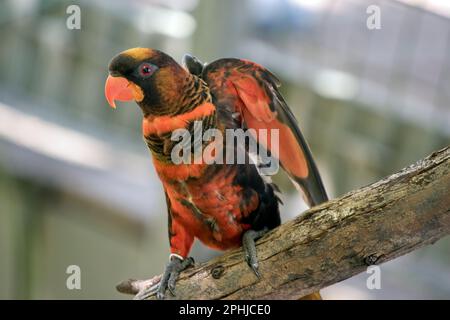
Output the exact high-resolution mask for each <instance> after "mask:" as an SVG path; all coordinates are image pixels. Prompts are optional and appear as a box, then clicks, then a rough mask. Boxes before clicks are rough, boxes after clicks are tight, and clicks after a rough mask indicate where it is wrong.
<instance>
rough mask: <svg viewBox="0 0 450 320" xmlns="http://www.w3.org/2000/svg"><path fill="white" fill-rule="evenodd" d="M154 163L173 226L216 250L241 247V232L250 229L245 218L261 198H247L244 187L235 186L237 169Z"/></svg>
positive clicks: (254, 196) (255, 195) (252, 196)
mask: <svg viewBox="0 0 450 320" xmlns="http://www.w3.org/2000/svg"><path fill="white" fill-rule="evenodd" d="M154 162H155V165H156V170H157V172H158V174H159V176H160V178H161V181H162V182H163V185H164V189H165V190H166V193H167V197H168V200H169V202H170V206H171V218H172V224H174V223H175V224H180V225H182V226H183V229H184V230H185V232H188V233H190V234H191V235H192V236H193V237H196V238H198V239H199V240H200V241H202V242H203V243H204V244H206V245H208V246H210V247H212V248H214V249H220V250H225V249H229V248H233V247H238V246H240V245H241V238H242V233H243V232H244V231H245V230H248V229H249V228H250V225H248V224H245V223H243V222H242V219H243V218H245V217H246V216H247V215H248V214H249V213H251V212H252V211H253V210H255V209H256V208H257V206H258V195H257V194H256V192H255V193H253V194H252V195H250V197H249V196H248V194H246V195H245V196H244V192H243V190H242V187H241V186H239V185H236V184H234V183H233V180H234V178H235V176H236V173H237V168H236V167H233V166H224V165H220V167H214V165H209V166H206V165H195V164H192V165H181V167H180V165H169V164H161V163H158V162H157V161H154ZM211 172H213V174H211ZM178 232H180V231H178Z"/></svg>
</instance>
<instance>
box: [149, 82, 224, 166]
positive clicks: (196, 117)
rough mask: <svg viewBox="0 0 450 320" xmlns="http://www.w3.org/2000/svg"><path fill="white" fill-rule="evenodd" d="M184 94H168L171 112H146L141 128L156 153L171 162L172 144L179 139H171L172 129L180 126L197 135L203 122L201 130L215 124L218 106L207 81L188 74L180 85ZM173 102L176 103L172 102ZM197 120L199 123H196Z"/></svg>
mask: <svg viewBox="0 0 450 320" xmlns="http://www.w3.org/2000/svg"><path fill="white" fill-rule="evenodd" d="M181 87H182V88H183V90H182V91H183V94H182V95H179V96H176V95H172V96H171V97H167V98H166V99H167V100H166V101H165V103H167V104H168V105H166V108H170V109H171V110H172V112H171V113H169V114H164V115H154V114H147V115H145V116H144V119H143V123H142V131H143V135H144V139H145V141H146V143H147V145H148V147H149V149H150V150H151V152H152V154H153V156H154V157H155V158H157V159H158V160H160V161H164V162H171V159H170V156H171V151H172V148H173V147H174V146H175V145H176V144H177V143H178V141H173V140H172V133H173V132H174V131H175V130H177V129H185V130H186V132H188V133H189V134H190V135H191V137H194V135H198V132H197V133H195V132H194V131H195V130H198V128H199V125H198V124H199V123H201V126H200V127H201V130H202V133H201V134H203V132H205V131H206V130H208V129H211V128H215V127H216V120H217V118H216V108H215V106H214V104H212V98H211V95H210V93H209V88H208V86H207V85H206V83H205V82H204V81H203V80H202V79H200V78H199V77H197V76H195V75H189V77H188V78H185V81H184V83H183V84H182V86H181ZM172 104H173V105H172ZM196 122H197V125H195V123H196Z"/></svg>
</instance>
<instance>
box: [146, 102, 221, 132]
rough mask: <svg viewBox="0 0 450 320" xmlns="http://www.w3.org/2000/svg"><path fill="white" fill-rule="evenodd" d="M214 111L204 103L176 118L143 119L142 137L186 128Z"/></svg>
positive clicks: (212, 107) (207, 103) (210, 105)
mask: <svg viewBox="0 0 450 320" xmlns="http://www.w3.org/2000/svg"><path fill="white" fill-rule="evenodd" d="M215 110H216V107H215V106H214V105H213V104H212V103H209V102H206V103H203V104H201V105H199V106H198V107H196V108H195V109H194V110H192V111H190V112H186V113H183V114H180V115H177V116H160V117H145V118H144V120H143V121H142V133H143V134H144V136H148V135H151V134H157V135H162V134H164V133H168V132H171V131H173V130H176V129H182V128H186V127H187V125H188V123H189V122H191V121H193V120H196V119H201V118H203V117H206V116H209V115H211V114H213V113H214V111H215Z"/></svg>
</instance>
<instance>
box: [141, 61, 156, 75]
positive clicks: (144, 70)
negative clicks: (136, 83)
mask: <svg viewBox="0 0 450 320" xmlns="http://www.w3.org/2000/svg"><path fill="white" fill-rule="evenodd" d="M153 71H155V68H154V66H153V65H151V64H150V63H145V62H144V63H143V64H141V65H140V66H139V74H140V75H141V76H143V77H148V76H149V75H151V74H152V73H153Z"/></svg>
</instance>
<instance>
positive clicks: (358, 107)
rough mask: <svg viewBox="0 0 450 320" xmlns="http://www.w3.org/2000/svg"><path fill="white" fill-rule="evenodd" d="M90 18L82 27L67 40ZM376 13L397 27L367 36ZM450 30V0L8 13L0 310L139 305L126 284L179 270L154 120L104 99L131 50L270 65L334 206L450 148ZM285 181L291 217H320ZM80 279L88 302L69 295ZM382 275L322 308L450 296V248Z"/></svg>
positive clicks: (192, 2) (31, 4)
mask: <svg viewBox="0 0 450 320" xmlns="http://www.w3.org/2000/svg"><path fill="white" fill-rule="evenodd" d="M74 4H75V5H78V6H79V7H80V9H81V29H80V30H69V29H68V28H67V26H66V20H67V18H69V16H70V14H67V13H66V10H67V7H68V6H69V5H74ZM369 5H377V6H379V8H380V10H381V29H375V30H369V29H368V28H367V26H366V20H367V18H368V17H369V14H367V13H366V9H367V7H368V6H369ZM71 13H72V12H71ZM449 19H450V3H448V2H447V1H441V0H428V1H426V0H423V1H422V0H402V1H395V0H384V1H382V0H380V1H377V0H369V1H366V0H245V1H243V0H230V1H219V0H131V1H130V0H129V1H125V0H124V1H118V0H116V1H113V0H97V1H87V0H86V1H81V0H79V1H77V0H71V1H52V0H20V1H19V0H2V1H0V38H1V39H2V43H1V45H0V298H3V299H13V298H22V299H33V298H44V299H53V298H63V299H73V298H88V299H102V298H129V297H127V296H123V295H120V294H119V293H116V291H115V289H114V286H115V284H117V283H118V282H120V281H121V280H124V279H127V278H129V277H132V278H148V277H150V276H153V275H155V274H159V273H160V272H162V271H163V267H164V265H165V263H166V261H167V259H168V253H169V247H168V239H167V214H166V208H165V200H164V196H163V193H162V189H161V186H160V183H159V181H158V179H157V178H156V176H155V173H154V169H153V167H152V164H151V161H150V158H149V153H148V151H147V147H146V146H145V144H144V143H143V141H142V138H141V128H140V122H141V112H140V110H139V108H137V107H136V105H134V104H133V103H129V104H122V105H120V106H119V108H117V110H115V111H114V112H113V110H112V109H111V108H109V107H108V106H107V103H106V101H105V99H104V96H103V86H104V80H105V79H106V76H107V66H108V62H109V60H110V59H111V57H112V56H113V55H115V54H116V53H118V52H120V51H122V50H125V49H128V48H130V47H137V46H142V47H152V48H158V49H160V50H163V51H165V52H167V53H168V54H170V55H172V56H173V57H174V58H175V59H177V60H178V61H180V60H181V57H182V55H183V54H184V53H186V52H189V53H192V54H194V55H196V56H198V57H199V58H200V59H201V60H203V61H212V60H215V59H217V58H221V57H230V56H233V57H240V58H246V59H251V60H254V61H256V62H258V63H260V64H262V65H264V66H266V67H268V68H269V69H271V70H272V71H273V72H274V73H275V74H276V75H277V76H278V77H279V78H280V79H281V80H282V83H283V86H282V92H283V94H284V95H285V97H286V99H287V101H288V103H289V105H290V106H291V108H292V109H293V111H294V113H295V114H296V115H297V117H298V120H299V122H300V125H301V128H302V130H303V132H304V134H305V136H306V138H307V140H308V141H309V144H310V147H311V149H312V151H313V153H314V155H315V157H316V158H317V161H318V165H319V167H320V170H321V172H322V175H323V177H324V180H325V184H326V186H327V189H328V190H329V193H330V195H331V196H333V197H336V196H340V195H342V194H344V193H346V192H348V191H350V190H352V189H355V188H358V187H361V186H364V185H367V184H369V183H372V182H375V181H377V180H379V179H380V178H382V177H384V176H386V175H388V174H390V173H393V172H395V171H397V170H399V169H401V168H402V167H404V166H406V165H409V164H411V163H413V162H415V161H416V160H418V159H420V158H422V157H424V156H426V155H427V154H429V153H431V152H432V151H434V150H437V149H439V148H442V147H444V146H446V145H448V144H449V141H450V90H449V89H450V54H449V53H450V20H449ZM276 179H277V182H278V183H279V184H280V185H281V187H282V189H283V190H284V197H283V199H284V201H285V203H286V205H285V206H284V207H283V208H282V215H283V218H284V219H290V218H292V217H294V216H295V215H297V214H299V213H300V212H301V211H302V210H304V209H305V206H304V204H303V203H302V202H301V201H300V199H299V197H298V195H297V193H296V192H295V191H294V190H293V188H292V187H291V186H290V185H289V183H288V182H287V180H286V177H285V176H283V175H280V176H279V177H276ZM214 254H217V253H215V252H212V251H211V250H209V249H206V248H204V247H203V246H202V245H199V244H196V245H195V248H194V251H193V256H194V257H195V258H196V260H197V261H203V260H206V259H209V258H210V257H211V256H213V255H214ZM69 265H78V266H80V268H81V290H68V289H67V288H66V279H67V277H68V274H66V269H67V267H68V266H69ZM381 271H382V273H381V275H382V281H381V286H382V288H381V289H380V290H368V289H367V288H366V279H367V276H368V275H367V274H364V273H363V274H361V275H359V276H356V277H353V278H351V279H348V280H345V281H343V282H341V283H339V284H336V285H333V286H331V287H330V288H327V289H325V290H324V291H323V296H324V297H325V298H329V299H336V298H341V299H381V298H385V299H398V298H423V299H431V298H447V299H448V298H450V239H449V238H446V239H443V240H441V241H439V242H437V243H436V244H434V245H433V246H429V247H426V248H424V249H421V250H418V251H416V252H414V253H412V254H409V255H407V256H404V257H401V258H398V259H396V260H394V261H392V262H389V263H387V264H384V265H382V266H381Z"/></svg>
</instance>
